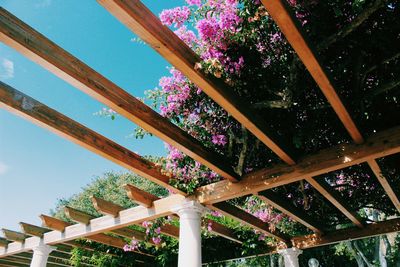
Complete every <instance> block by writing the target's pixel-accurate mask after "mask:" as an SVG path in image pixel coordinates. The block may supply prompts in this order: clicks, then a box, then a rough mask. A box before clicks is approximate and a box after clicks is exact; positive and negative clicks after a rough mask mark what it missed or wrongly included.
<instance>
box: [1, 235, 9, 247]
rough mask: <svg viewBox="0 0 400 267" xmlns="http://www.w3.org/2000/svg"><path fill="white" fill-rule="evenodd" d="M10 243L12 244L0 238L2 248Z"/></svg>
mask: <svg viewBox="0 0 400 267" xmlns="http://www.w3.org/2000/svg"><path fill="white" fill-rule="evenodd" d="M8 243H10V241H8V240H7V239H5V238H4V237H0V247H3V248H5V247H7V245H8Z"/></svg>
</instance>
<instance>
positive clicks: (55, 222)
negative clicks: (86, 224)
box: [39, 214, 71, 232]
mask: <svg viewBox="0 0 400 267" xmlns="http://www.w3.org/2000/svg"><path fill="white" fill-rule="evenodd" d="M39 217H40V219H41V220H42V224H43V225H44V226H45V227H48V228H50V229H52V230H56V231H59V232H64V231H65V228H67V227H68V226H70V225H71V224H70V223H68V222H64V221H62V220H59V219H56V218H53V217H50V216H47V215H44V214H42V215H40V216H39Z"/></svg>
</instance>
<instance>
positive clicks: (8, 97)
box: [0, 82, 184, 194]
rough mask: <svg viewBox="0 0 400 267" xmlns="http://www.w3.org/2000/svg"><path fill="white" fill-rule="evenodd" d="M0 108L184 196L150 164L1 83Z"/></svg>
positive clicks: (159, 169)
mask: <svg viewBox="0 0 400 267" xmlns="http://www.w3.org/2000/svg"><path fill="white" fill-rule="evenodd" d="M0 107H3V108H5V109H7V110H9V111H10V112H12V113H15V114H17V115H19V116H21V117H23V118H25V119H27V120H29V121H31V122H33V123H36V124H38V125H39V126H41V127H43V128H46V129H48V130H50V131H52V132H54V133H56V134H58V135H60V136H62V137H64V138H66V139H68V140H70V141H72V142H74V143H75V144H78V145H80V146H82V147H84V148H86V149H88V150H90V151H92V152H94V153H96V154H98V155H100V156H103V157H104V158H106V159H109V160H111V161H113V162H115V163H117V164H119V165H121V166H123V167H125V168H127V169H129V170H132V171H133V172H135V173H137V174H139V175H141V176H143V177H145V178H147V179H149V180H151V181H153V182H155V183H157V184H159V185H160V186H163V187H165V188H168V189H170V190H172V191H173V192H176V193H179V194H184V193H183V192H182V191H180V190H178V189H176V188H174V187H173V186H170V185H169V177H168V176H166V175H164V174H162V173H161V168H160V167H158V166H156V165H155V164H154V163H152V162H150V161H148V160H146V159H144V158H142V157H140V156H139V155H137V154H135V153H133V152H132V151H130V150H128V149H126V148H125V147H123V146H121V145H119V144H117V143H115V142H113V141H111V140H110V139H107V138H106V137H104V136H102V135H100V134H98V133H96V132H95V131H93V130H91V129H89V128H87V127H85V126H83V125H82V124H80V123H78V122H76V121H74V120H72V119H70V118H68V117H66V116H64V115H63V114H61V113H59V112H57V111H55V110H53V109H51V108H49V107H47V106H45V105H44V104H42V103H40V102H38V101H36V100H35V99H33V98H31V97H29V96H27V95H25V94H23V93H21V92H19V91H18V90H16V89H14V88H12V87H11V86H8V85H7V84H5V83H3V82H0Z"/></svg>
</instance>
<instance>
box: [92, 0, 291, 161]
mask: <svg viewBox="0 0 400 267" xmlns="http://www.w3.org/2000/svg"><path fill="white" fill-rule="evenodd" d="M98 2H99V3H100V4H101V5H102V6H103V7H104V8H106V9H107V10H108V11H109V12H110V13H111V14H113V15H114V16H115V17H116V18H117V19H118V20H120V21H121V22H122V23H123V24H124V25H125V26H127V27H128V28H129V29H130V30H131V31H133V32H134V33H136V34H137V35H138V36H139V37H140V38H141V39H142V40H143V41H145V42H146V43H147V44H149V45H150V46H151V47H152V48H153V49H155V50H156V51H157V52H158V53H160V54H161V56H163V57H164V58H165V59H166V60H167V61H169V62H170V63H171V64H172V65H173V66H174V67H175V68H176V69H178V70H179V71H181V72H182V73H183V74H184V75H185V76H186V77H188V78H189V79H190V80H191V81H192V82H193V83H194V84H196V85H197V86H198V87H199V88H201V89H202V90H203V91H204V92H205V93H206V94H207V95H208V96H209V97H211V98H212V99H213V100H214V101H215V102H217V103H218V104H219V105H220V106H221V107H222V108H224V109H225V110H226V111H227V112H228V113H229V114H230V115H231V116H232V117H234V118H235V119H236V120H237V121H238V122H240V123H241V124H242V125H244V126H245V127H246V128H247V129H248V130H249V131H250V132H251V133H253V134H254V135H255V136H256V137H257V138H258V139H260V140H261V141H262V142H263V143H264V144H265V145H266V146H267V147H269V148H270V149H271V150H272V151H273V152H275V153H276V154H277V155H278V156H279V157H280V158H281V159H282V160H283V161H284V162H286V163H288V164H294V159H293V156H292V155H291V154H290V153H289V149H288V148H286V147H284V146H283V145H282V144H281V143H280V142H278V140H279V137H277V136H276V134H275V132H274V131H272V130H271V129H270V128H269V126H268V124H267V123H266V122H265V121H264V119H262V118H261V117H260V116H258V114H257V113H256V112H254V111H253V110H251V109H250V105H248V104H246V103H244V102H243V99H241V98H240V97H238V96H237V95H236V94H235V93H234V91H233V90H232V88H229V87H228V86H227V85H226V84H225V83H224V82H223V81H222V80H221V79H216V78H215V77H211V76H209V75H206V74H205V73H204V72H203V71H201V70H197V69H195V65H196V63H198V62H200V61H201V59H200V58H199V56H197V55H196V54H195V53H194V52H193V51H192V50H191V49H190V48H189V47H188V46H187V45H186V44H185V43H184V42H183V41H182V40H180V39H179V37H178V36H176V35H175V34H174V33H173V32H172V31H171V30H170V29H169V28H168V27H166V26H163V25H162V24H161V22H160V21H159V20H158V18H157V17H156V16H155V15H154V14H153V13H152V12H151V11H150V10H149V9H148V8H147V7H146V6H145V5H144V4H143V3H142V2H141V1H123V0H98Z"/></svg>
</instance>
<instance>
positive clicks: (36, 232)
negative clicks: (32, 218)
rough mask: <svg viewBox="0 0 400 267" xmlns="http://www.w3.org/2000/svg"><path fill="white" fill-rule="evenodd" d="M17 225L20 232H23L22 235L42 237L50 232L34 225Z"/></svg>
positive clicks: (21, 223)
mask: <svg viewBox="0 0 400 267" xmlns="http://www.w3.org/2000/svg"><path fill="white" fill-rule="evenodd" d="M19 225H20V226H21V230H22V231H23V232H24V234H26V235H29V236H38V237H43V235H44V234H45V233H47V232H50V231H51V230H50V229H47V228H44V227H39V226H36V225H32V224H29V223H24V222H20V223H19Z"/></svg>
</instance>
